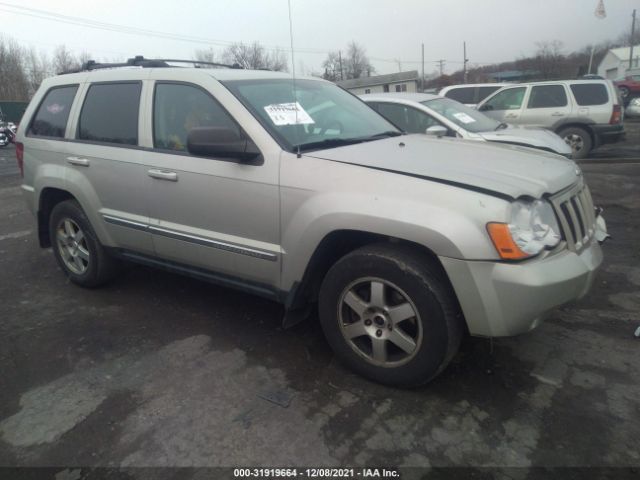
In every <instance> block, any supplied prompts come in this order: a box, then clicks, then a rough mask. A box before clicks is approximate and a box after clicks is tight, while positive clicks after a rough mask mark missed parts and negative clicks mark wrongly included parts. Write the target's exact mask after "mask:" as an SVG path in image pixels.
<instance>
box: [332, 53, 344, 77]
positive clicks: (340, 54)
mask: <svg viewBox="0 0 640 480" xmlns="http://www.w3.org/2000/svg"><path fill="white" fill-rule="evenodd" d="M334 58H335V57H334ZM338 61H339V62H340V80H344V73H343V71H342V50H338Z"/></svg>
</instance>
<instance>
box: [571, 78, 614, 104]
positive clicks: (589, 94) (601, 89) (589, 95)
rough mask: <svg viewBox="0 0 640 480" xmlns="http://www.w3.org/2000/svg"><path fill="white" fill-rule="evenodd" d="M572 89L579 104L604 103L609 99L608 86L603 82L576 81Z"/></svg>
mask: <svg viewBox="0 0 640 480" xmlns="http://www.w3.org/2000/svg"><path fill="white" fill-rule="evenodd" d="M571 91H572V92H573V96H574V97H575V99H576V102H577V103H578V105H581V106H583V107H586V106H589V105H604V104H605V103H607V102H608V101H609V94H608V93H607V87H605V85H604V84H602V83H575V84H573V85H571Z"/></svg>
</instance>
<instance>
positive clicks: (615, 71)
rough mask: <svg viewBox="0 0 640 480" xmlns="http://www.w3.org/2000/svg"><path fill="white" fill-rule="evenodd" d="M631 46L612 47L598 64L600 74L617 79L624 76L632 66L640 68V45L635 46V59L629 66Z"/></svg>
mask: <svg viewBox="0 0 640 480" xmlns="http://www.w3.org/2000/svg"><path fill="white" fill-rule="evenodd" d="M630 50H631V47H621V48H612V49H611V50H609V51H608V52H607V54H606V55H605V56H604V58H603V59H602V61H601V62H600V64H599V65H598V75H600V76H601V77H603V78H608V79H610V80H615V79H616V78H619V77H624V76H625V74H626V72H627V70H629V69H630V68H633V69H637V68H640V45H636V46H635V47H633V59H632V61H631V66H629V53H630V52H629V51H630Z"/></svg>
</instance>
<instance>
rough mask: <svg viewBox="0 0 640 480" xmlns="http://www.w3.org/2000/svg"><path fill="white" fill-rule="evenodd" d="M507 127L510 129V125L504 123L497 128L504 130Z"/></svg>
mask: <svg viewBox="0 0 640 480" xmlns="http://www.w3.org/2000/svg"><path fill="white" fill-rule="evenodd" d="M507 127H509V125H507V124H506V123H504V122H502V123H500V124H499V125H498V126H497V127H496V130H504V129H505V128H507Z"/></svg>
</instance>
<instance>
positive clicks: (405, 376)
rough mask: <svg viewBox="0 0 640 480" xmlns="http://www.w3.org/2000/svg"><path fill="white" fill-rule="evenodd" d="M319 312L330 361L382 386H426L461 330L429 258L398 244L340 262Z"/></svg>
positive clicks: (370, 249) (442, 281)
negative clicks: (330, 350)
mask: <svg viewBox="0 0 640 480" xmlns="http://www.w3.org/2000/svg"><path fill="white" fill-rule="evenodd" d="M319 309H320V321H321V324H322V328H323V330H324V333H325V335H326V337H327V339H328V341H329V343H330V344H331V346H332V347H333V349H334V351H335V353H336V356H338V357H339V358H340V360H342V361H343V362H344V363H345V364H346V365H347V366H349V367H350V368H351V369H352V370H354V371H356V372H357V373H359V374H361V375H363V376H365V377H367V378H370V379H372V380H375V381H377V382H380V383H384V384H387V385H398V386H416V385H420V384H423V383H426V382H428V381H429V380H430V379H432V378H433V377H435V376H436V375H437V374H438V373H440V372H441V371H442V370H443V369H444V368H445V367H446V365H447V364H448V363H449V361H450V360H451V358H452V357H453V355H454V354H455V353H456V352H457V350H458V347H459V344H460V339H461V337H462V332H463V327H462V319H461V317H460V315H459V313H458V308H457V303H456V301H455V297H454V295H453V292H452V291H451V288H450V287H449V285H448V282H447V281H446V279H444V278H443V275H442V273H441V272H440V271H439V270H438V269H437V268H436V267H435V265H434V264H433V260H432V259H431V258H430V257H428V256H427V255H424V254H422V253H421V252H419V251H417V250H413V249H412V248H407V247H404V246H401V245H397V244H393V245H391V244H389V245H386V244H383V245H372V246H366V247H363V248H361V249H359V250H356V251H354V252H352V253H350V254H348V255H346V256H345V257H343V258H342V259H340V260H339V261H338V262H337V263H336V264H335V265H334V266H333V267H332V268H331V269H330V270H329V272H328V273H327V275H326V277H325V279H324V281H323V283H322V287H321V291H320V304H319Z"/></svg>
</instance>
